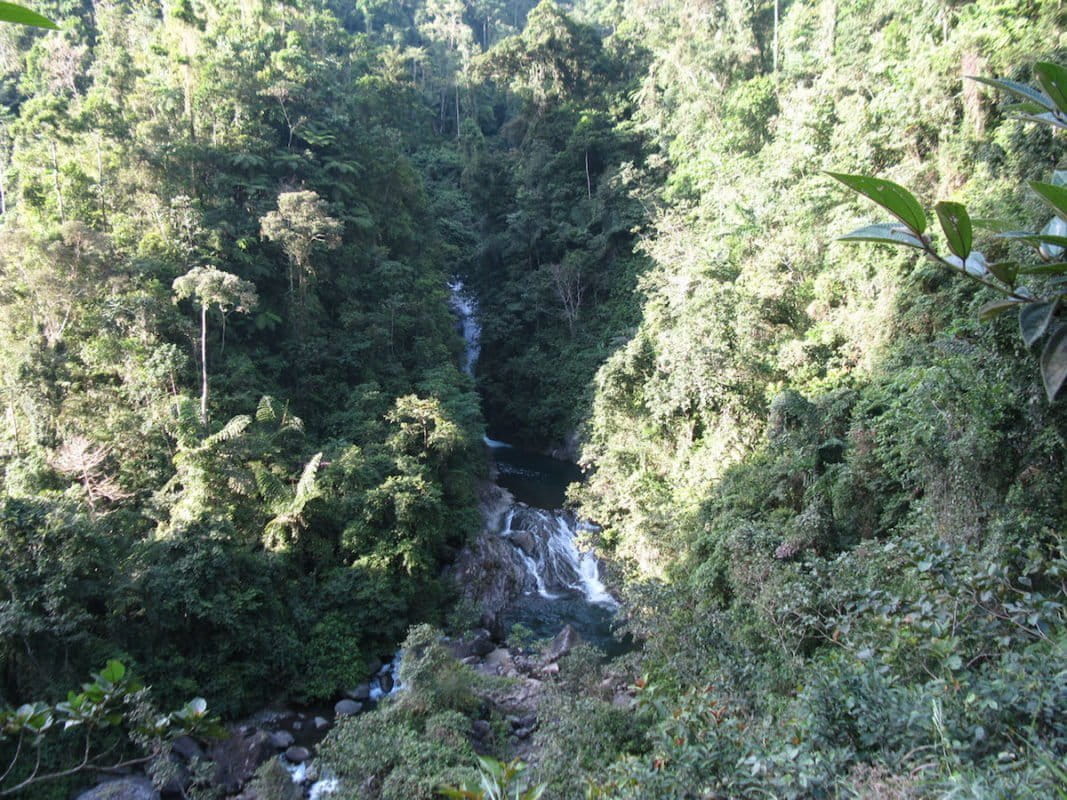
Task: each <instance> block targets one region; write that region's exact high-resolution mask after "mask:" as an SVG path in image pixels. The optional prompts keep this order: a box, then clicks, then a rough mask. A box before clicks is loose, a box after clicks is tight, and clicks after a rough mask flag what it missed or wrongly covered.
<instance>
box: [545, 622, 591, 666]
mask: <svg viewBox="0 0 1067 800" xmlns="http://www.w3.org/2000/svg"><path fill="white" fill-rule="evenodd" d="M581 643H582V637H581V636H579V635H578V632H577V631H576V630H574V628H572V627H571V626H570V625H564V626H563V630H561V631H560V632H559V633H557V634H556V636H555V638H554V639H553V640H552V641H551V642H549V644H548V647H547V648H545V654H544V658H545V663H552V662H553V661H558V660H559V659H561V658H563V656H565V655H567V653H569V652H570V651H571V650H573V649H574V648H575V647H577V646H578V645H579V644H581Z"/></svg>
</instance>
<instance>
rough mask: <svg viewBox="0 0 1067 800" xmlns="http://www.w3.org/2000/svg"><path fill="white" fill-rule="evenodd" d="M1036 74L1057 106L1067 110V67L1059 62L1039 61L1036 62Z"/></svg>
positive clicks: (1061, 109)
mask: <svg viewBox="0 0 1067 800" xmlns="http://www.w3.org/2000/svg"><path fill="white" fill-rule="evenodd" d="M1034 74H1035V75H1036V76H1037V80H1038V81H1039V82H1040V83H1041V88H1042V89H1044V90H1045V94H1047V95H1048V97H1049V99H1050V100H1051V101H1052V102H1053V103H1055V104H1056V108H1058V109H1059V110H1060V111H1065V112H1067V69H1064V68H1063V67H1061V66H1060V65H1059V64H1053V63H1051V62H1048V61H1039V62H1037V63H1036V64H1034Z"/></svg>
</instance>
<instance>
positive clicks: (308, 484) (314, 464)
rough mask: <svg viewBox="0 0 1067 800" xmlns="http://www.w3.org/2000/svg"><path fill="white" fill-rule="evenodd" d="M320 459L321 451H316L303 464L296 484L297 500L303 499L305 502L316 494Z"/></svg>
mask: <svg viewBox="0 0 1067 800" xmlns="http://www.w3.org/2000/svg"><path fill="white" fill-rule="evenodd" d="M321 461H322V453H316V454H315V455H313V456H312V457H311V460H310V461H309V462H308V463H307V464H306V465H305V466H304V471H303V473H301V475H300V482H299V483H297V485H296V498H297V499H298V500H304V501H305V502H306V501H307V500H310V499H311V498H312V497H313V496H315V495H317V494H318V483H317V479H318V471H319V463H320V462H321Z"/></svg>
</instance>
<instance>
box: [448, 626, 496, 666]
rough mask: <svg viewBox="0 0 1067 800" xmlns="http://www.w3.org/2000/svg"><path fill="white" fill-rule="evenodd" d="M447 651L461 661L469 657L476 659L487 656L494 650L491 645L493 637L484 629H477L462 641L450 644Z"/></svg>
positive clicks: (494, 646)
mask: <svg viewBox="0 0 1067 800" xmlns="http://www.w3.org/2000/svg"><path fill="white" fill-rule="evenodd" d="M448 649H449V651H450V652H451V653H452V655H453V656H454V657H455V658H457V659H458V660H460V661H462V660H463V659H465V658H469V657H470V656H476V657H477V658H482V657H484V656H487V655H489V654H490V653H491V652H493V650H494V649H496V644H494V643H493V635H492V634H491V633H489V631H487V630H486V629H485V628H478V629H476V630H473V631H471V632H470V633H468V634H467V635H466V636H464V637H463V638H462V639H458V640H456V641H454V642H451V643H450V644H449V645H448Z"/></svg>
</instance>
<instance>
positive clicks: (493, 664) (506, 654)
mask: <svg viewBox="0 0 1067 800" xmlns="http://www.w3.org/2000/svg"><path fill="white" fill-rule="evenodd" d="M485 665H486V666H487V667H489V668H490V671H491V672H495V673H496V674H498V675H500V674H503V673H505V672H507V671H508V670H509V669H511V668H512V667H513V666H514V662H512V660H511V651H510V650H508V649H507V648H506V647H498V648H497V649H496V650H494V651H493V652H491V653H489V654H488V655H486V657H485Z"/></svg>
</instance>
